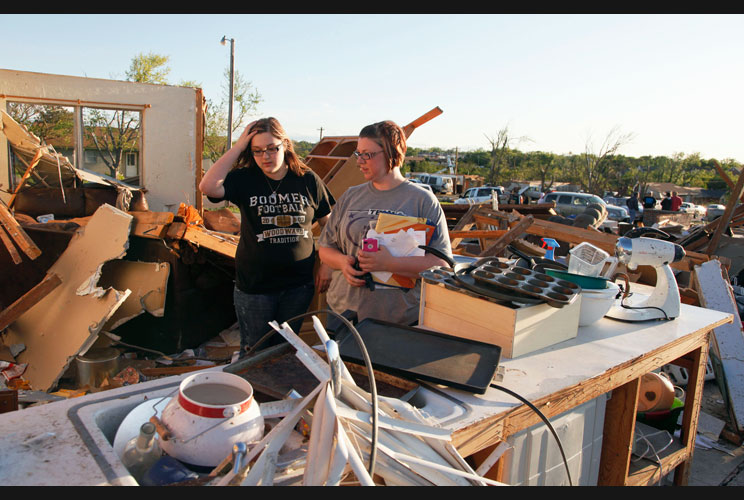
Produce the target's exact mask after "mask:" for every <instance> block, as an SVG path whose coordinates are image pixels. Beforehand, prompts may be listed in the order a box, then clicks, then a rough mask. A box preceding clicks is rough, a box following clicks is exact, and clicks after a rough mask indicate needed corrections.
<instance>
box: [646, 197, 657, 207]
mask: <svg viewBox="0 0 744 500" xmlns="http://www.w3.org/2000/svg"><path fill="white" fill-rule="evenodd" d="M655 206H656V198H654V197H653V196H646V197H644V198H643V208H654V207H655Z"/></svg>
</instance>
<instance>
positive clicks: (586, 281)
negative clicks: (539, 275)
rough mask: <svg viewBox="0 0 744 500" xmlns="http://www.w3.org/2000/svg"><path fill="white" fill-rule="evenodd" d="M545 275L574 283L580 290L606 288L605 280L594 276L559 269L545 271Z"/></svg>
mask: <svg viewBox="0 0 744 500" xmlns="http://www.w3.org/2000/svg"><path fill="white" fill-rule="evenodd" d="M545 274H547V275H548V276H552V277H554V278H559V279H562V280H566V281H570V282H571V283H576V284H577V285H579V286H580V287H581V288H582V290H603V289H605V288H607V283H608V281H607V278H598V277H596V276H584V275H583V274H575V273H569V272H566V271H562V270H560V269H545Z"/></svg>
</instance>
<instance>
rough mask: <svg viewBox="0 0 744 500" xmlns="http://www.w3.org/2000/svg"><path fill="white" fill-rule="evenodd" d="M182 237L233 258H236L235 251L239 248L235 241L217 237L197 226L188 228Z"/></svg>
mask: <svg viewBox="0 0 744 500" xmlns="http://www.w3.org/2000/svg"><path fill="white" fill-rule="evenodd" d="M182 239H183V240H186V241H188V242H190V243H193V244H195V245H197V246H200V247H204V248H208V249H210V250H213V251H215V252H217V253H221V254H222V255H226V256H227V257H232V258H235V252H236V251H237V249H238V245H237V243H235V242H234V241H232V240H230V239H227V238H220V237H217V236H215V235H212V234H210V233H208V232H206V231H203V230H201V229H198V228H195V227H188V228H186V232H185V233H184V235H183V237H182Z"/></svg>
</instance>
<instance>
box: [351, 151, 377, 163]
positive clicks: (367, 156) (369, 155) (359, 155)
mask: <svg viewBox="0 0 744 500" xmlns="http://www.w3.org/2000/svg"><path fill="white" fill-rule="evenodd" d="M377 153H382V150H380V151H374V152H372V153H360V152H359V151H354V156H356V157H357V159H359V158H363V159H364V161H368V160H370V159H371V158H372V157H373V156H374V155H376V154H377Z"/></svg>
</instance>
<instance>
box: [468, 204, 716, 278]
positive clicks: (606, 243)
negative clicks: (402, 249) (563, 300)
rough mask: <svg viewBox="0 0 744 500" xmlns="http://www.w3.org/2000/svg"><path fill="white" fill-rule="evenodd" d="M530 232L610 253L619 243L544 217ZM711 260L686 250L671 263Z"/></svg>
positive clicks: (685, 266)
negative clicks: (587, 244) (677, 260)
mask: <svg viewBox="0 0 744 500" xmlns="http://www.w3.org/2000/svg"><path fill="white" fill-rule="evenodd" d="M504 215H506V214H504V213H503V212H502V213H498V212H493V211H491V210H490V209H484V208H480V209H479V210H478V212H477V213H476V214H475V215H474V217H476V219H480V220H484V221H487V220H489V219H490V221H491V222H490V223H491V224H494V223H496V222H495V221H498V220H500V219H503V217H504ZM526 232H527V233H529V234H534V235H536V236H540V237H545V238H554V239H556V240H559V241H565V242H567V243H574V244H578V243H583V242H585V241H586V242H588V243H591V244H592V245H594V246H596V247H598V248H601V249H602V250H604V251H605V252H607V253H609V254H610V255H614V254H615V244H616V243H617V239H618V236H617V235H614V234H610V233H605V232H603V231H597V230H590V229H582V228H580V227H574V226H566V225H565V224H560V223H557V222H550V221H547V220H542V219H534V220H533V222H532V224H530V226H529V227H528V228H527V230H526ZM709 260H710V256H709V255H706V254H702V253H696V252H686V255H685V257H684V258H683V259H682V260H681V261H679V262H672V263H671V264H669V265H670V266H671V267H673V268H674V269H679V270H682V271H691V270H692V269H693V266H694V265H699V264H702V263H703V262H707V261H709Z"/></svg>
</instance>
